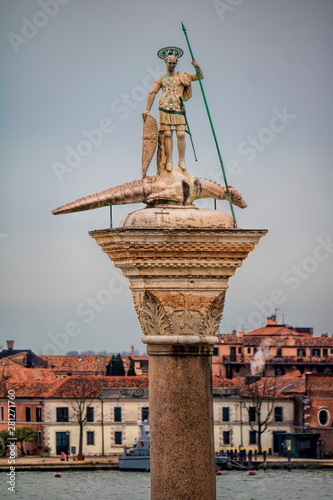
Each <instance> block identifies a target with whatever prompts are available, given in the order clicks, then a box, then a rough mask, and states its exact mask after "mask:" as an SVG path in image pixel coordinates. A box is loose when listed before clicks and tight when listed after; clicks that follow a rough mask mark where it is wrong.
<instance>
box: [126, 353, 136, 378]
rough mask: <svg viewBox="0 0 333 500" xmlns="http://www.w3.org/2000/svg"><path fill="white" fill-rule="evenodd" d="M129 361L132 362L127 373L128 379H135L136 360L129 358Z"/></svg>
mask: <svg viewBox="0 0 333 500" xmlns="http://www.w3.org/2000/svg"><path fill="white" fill-rule="evenodd" d="M129 360H130V366H129V369H128V372H127V376H128V377H135V376H136V372H135V367H134V359H133V358H131V357H130V356H129Z"/></svg>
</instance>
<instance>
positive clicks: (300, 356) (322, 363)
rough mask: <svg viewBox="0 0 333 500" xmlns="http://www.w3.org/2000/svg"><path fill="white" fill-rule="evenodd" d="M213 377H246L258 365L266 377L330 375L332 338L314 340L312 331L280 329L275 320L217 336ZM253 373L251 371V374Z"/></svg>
mask: <svg viewBox="0 0 333 500" xmlns="http://www.w3.org/2000/svg"><path fill="white" fill-rule="evenodd" d="M217 337H218V339H219V343H218V344H216V345H215V347H214V356H213V374H214V375H217V376H221V377H226V378H229V379H232V378H234V377H245V376H247V375H249V374H251V367H252V369H253V368H254V370H256V368H255V365H256V361H258V362H260V364H261V366H262V367H263V370H262V371H261V372H260V373H262V374H263V375H265V376H279V375H284V374H286V373H291V372H292V371H295V370H299V371H300V372H301V373H305V372H309V371H311V372H313V373H333V337H329V336H328V335H327V334H324V335H322V336H321V337H314V336H313V329H312V328H298V327H291V326H287V325H285V324H281V325H279V324H278V323H277V321H276V319H275V317H271V318H268V320H267V325H266V326H264V327H262V328H257V329H256V330H253V331H251V332H247V333H244V332H238V333H237V332H235V333H231V334H218V335H217ZM252 371H253V370H252Z"/></svg>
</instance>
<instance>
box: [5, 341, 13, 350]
mask: <svg viewBox="0 0 333 500" xmlns="http://www.w3.org/2000/svg"><path fill="white" fill-rule="evenodd" d="M6 342H7V349H8V351H12V350H13V348H14V340H6Z"/></svg>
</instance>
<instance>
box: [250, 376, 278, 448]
mask: <svg viewBox="0 0 333 500" xmlns="http://www.w3.org/2000/svg"><path fill="white" fill-rule="evenodd" d="M276 394H277V390H276V380H275V378H273V377H272V378H270V377H267V378H260V379H259V380H256V381H254V382H252V383H251V384H249V385H248V386H246V388H245V390H244V391H243V396H244V406H245V408H246V410H247V413H248V423H249V426H250V428H251V430H252V431H255V432H256V437H257V446H258V453H262V444H261V436H262V434H263V433H264V432H265V431H266V429H267V427H268V426H269V425H270V424H271V423H272V422H273V420H274V408H275V401H276Z"/></svg>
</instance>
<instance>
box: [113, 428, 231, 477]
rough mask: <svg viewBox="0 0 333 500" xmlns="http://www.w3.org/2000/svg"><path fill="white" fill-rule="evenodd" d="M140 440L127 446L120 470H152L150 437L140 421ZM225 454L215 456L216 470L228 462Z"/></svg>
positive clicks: (121, 459) (120, 462)
mask: <svg viewBox="0 0 333 500" xmlns="http://www.w3.org/2000/svg"><path fill="white" fill-rule="evenodd" d="M138 426H139V429H140V435H139V439H138V440H137V441H136V443H135V444H134V446H125V448H124V453H123V455H121V456H120V457H119V470H142V471H149V470H150V435H149V432H148V431H147V430H146V425H145V423H144V422H141V421H138ZM227 459H228V458H227V456H226V455H224V454H223V453H220V454H219V455H216V456H215V468H216V470H219V469H221V468H222V466H223V465H224V464H225V463H226V461H227Z"/></svg>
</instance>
